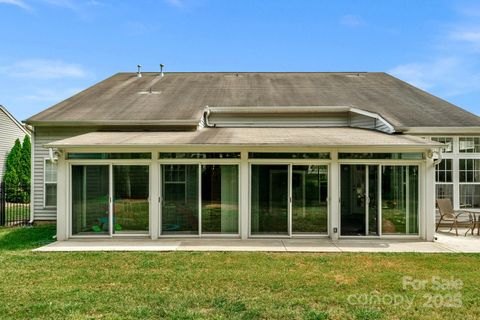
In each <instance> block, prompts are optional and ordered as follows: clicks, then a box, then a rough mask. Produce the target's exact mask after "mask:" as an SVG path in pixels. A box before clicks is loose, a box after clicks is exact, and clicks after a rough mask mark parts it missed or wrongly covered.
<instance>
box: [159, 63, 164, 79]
mask: <svg viewBox="0 0 480 320" xmlns="http://www.w3.org/2000/svg"><path fill="white" fill-rule="evenodd" d="M163 67H165V65H164V64H161V63H160V77H163Z"/></svg>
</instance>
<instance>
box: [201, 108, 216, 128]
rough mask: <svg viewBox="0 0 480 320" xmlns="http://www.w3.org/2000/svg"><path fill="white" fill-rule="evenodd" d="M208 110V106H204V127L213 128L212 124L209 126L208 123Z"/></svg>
mask: <svg viewBox="0 0 480 320" xmlns="http://www.w3.org/2000/svg"><path fill="white" fill-rule="evenodd" d="M210 113H211V111H210V108H209V107H208V106H205V111H204V112H203V117H204V118H205V125H206V126H207V127H215V125H214V124H211V123H210V122H208V117H209V116H210Z"/></svg>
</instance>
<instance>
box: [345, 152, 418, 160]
mask: <svg viewBox="0 0 480 320" xmlns="http://www.w3.org/2000/svg"><path fill="white" fill-rule="evenodd" d="M338 158H339V159H381V160H383V159H396V160H422V159H423V153H420V152H407V153H343V152H340V153H339V154H338Z"/></svg>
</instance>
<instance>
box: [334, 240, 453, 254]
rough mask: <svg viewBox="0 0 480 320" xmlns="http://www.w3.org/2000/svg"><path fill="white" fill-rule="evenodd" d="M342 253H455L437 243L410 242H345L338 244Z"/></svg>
mask: <svg viewBox="0 0 480 320" xmlns="http://www.w3.org/2000/svg"><path fill="white" fill-rule="evenodd" d="M336 245H337V246H338V248H339V249H340V250H341V251H342V252H424V253H442V252H454V251H453V250H450V249H448V248H446V247H444V246H441V245H439V244H437V243H435V242H426V241H418V240H414V241H409V240H389V241H384V240H369V241H363V240H343V241H339V242H337V243H336Z"/></svg>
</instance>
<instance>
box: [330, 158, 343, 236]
mask: <svg viewBox="0 0 480 320" xmlns="http://www.w3.org/2000/svg"><path fill="white" fill-rule="evenodd" d="M330 156H331V157H332V162H331V165H330V174H329V176H328V182H329V185H330V190H329V194H330V195H329V197H328V200H329V201H328V206H329V211H330V217H329V219H328V221H329V225H330V229H329V233H330V237H331V238H332V240H338V236H339V232H340V181H339V180H340V165H339V164H338V152H337V150H336V149H335V150H332V152H331V153H330ZM335 230H336V231H337V232H334V231H335Z"/></svg>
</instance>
